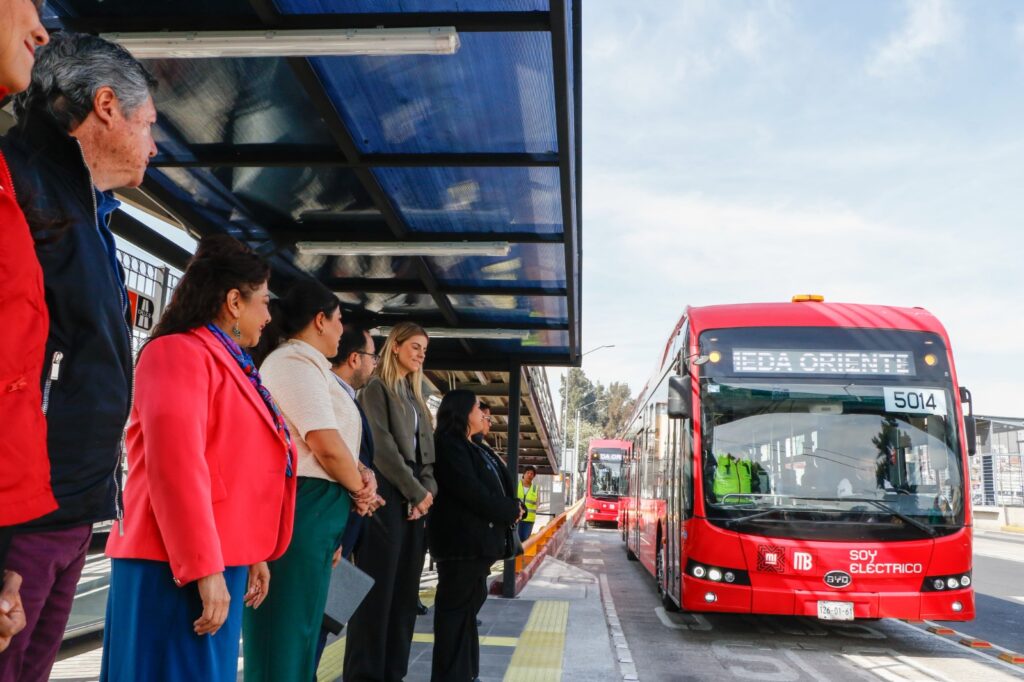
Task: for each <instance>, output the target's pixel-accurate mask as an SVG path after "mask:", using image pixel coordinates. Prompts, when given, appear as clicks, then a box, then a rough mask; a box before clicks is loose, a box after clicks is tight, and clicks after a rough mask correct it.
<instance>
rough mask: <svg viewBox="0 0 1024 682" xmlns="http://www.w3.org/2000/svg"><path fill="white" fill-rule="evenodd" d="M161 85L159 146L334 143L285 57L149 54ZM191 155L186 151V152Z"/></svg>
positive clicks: (166, 149)
mask: <svg viewBox="0 0 1024 682" xmlns="http://www.w3.org/2000/svg"><path fill="white" fill-rule="evenodd" d="M144 64H145V66H146V68H147V69H149V70H150V72H151V73H152V74H153V75H154V76H155V77H156V79H157V80H158V81H159V83H160V85H159V87H158V88H157V89H156V91H155V92H154V93H153V100H154V103H155V104H156V108H157V111H158V112H159V114H160V127H161V128H163V129H164V131H165V136H164V139H161V140H158V142H159V143H160V151H161V152H164V153H182V150H180V149H178V148H175V147H170V146H169V143H170V142H180V143H183V144H186V145H189V144H215V143H216V144H228V145H235V144H271V143H279V144H319V145H333V144H334V139H333V138H332V137H331V134H330V132H329V131H328V129H327V126H326V125H325V124H324V122H323V120H322V119H321V118H320V116H319V114H317V112H316V110H315V108H314V107H313V104H312V103H311V102H310V100H309V97H308V96H307V94H306V92H305V91H304V90H303V89H302V88H301V87H300V86H299V84H298V83H297V82H296V80H295V74H294V73H293V72H292V70H291V69H290V68H289V66H288V63H287V61H286V60H284V59H274V58H261V59H226V58H223V59H160V60H146V61H145V62H144ZM186 158H187V155H186Z"/></svg>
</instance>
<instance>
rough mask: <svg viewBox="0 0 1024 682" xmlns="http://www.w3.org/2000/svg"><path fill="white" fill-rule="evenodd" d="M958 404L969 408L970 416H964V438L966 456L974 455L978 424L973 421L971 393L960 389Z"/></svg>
mask: <svg viewBox="0 0 1024 682" xmlns="http://www.w3.org/2000/svg"><path fill="white" fill-rule="evenodd" d="M960 402H961V403H963V404H964V405H967V406H968V407H970V408H971V409H970V414H965V415H964V437H965V438H966V439H967V454H968V455H974V454H976V453H977V452H978V423H977V421H976V420H975V419H974V401H973V400H972V398H971V392H970V391H969V390H967V389H966V388H964V387H963V386H961V387H960Z"/></svg>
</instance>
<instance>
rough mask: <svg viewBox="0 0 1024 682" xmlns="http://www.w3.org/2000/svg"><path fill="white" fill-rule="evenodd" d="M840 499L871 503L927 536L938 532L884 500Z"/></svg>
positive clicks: (866, 498)
mask: <svg viewBox="0 0 1024 682" xmlns="http://www.w3.org/2000/svg"><path fill="white" fill-rule="evenodd" d="M840 499H841V500H842V501H843V502H867V503H868V504H871V505H874V506H875V507H878V508H879V509H881V510H882V511H884V512H886V513H887V514H892V515H893V516H895V517H896V518H898V519H899V520H900V521H903V522H904V523H909V524H910V525H911V526H914V527H915V528H917V529H918V530H920V531H921V532H923V533H925V534H926V535H927V536H928V537H931V538H933V537H935V536H936V535H938V532H937V531H936V530H935V529H934V528H932V527H931V526H929V525H927V524H924V523H921V522H920V521H918V520H917V519H915V518H914V517H912V516H909V515H907V514H904V513H903V512H901V511H900V510H899V509H896V508H895V507H893V506H892V505H888V504H886V503H885V502H882V501H881V500H875V499H872V498H870V497H842V498H840Z"/></svg>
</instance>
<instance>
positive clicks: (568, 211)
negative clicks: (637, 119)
mask: <svg viewBox="0 0 1024 682" xmlns="http://www.w3.org/2000/svg"><path fill="white" fill-rule="evenodd" d="M579 1H580V0H551V12H550V14H551V63H552V65H553V66H554V76H555V120H556V122H557V126H558V130H557V134H558V158H559V165H558V170H559V181H560V185H561V188H562V226H563V230H564V234H565V281H566V283H567V284H568V285H569V295H568V296H566V305H567V307H568V311H569V319H570V320H573V321H574V322H575V324H572V325H570V326H569V359H570V362H571V364H575V363H576V361H577V360H579V355H578V352H579V345H578V344H579V333H578V332H579V328H580V326H579V325H580V320H579V317H578V316H579V314H580V313H581V310H580V306H579V292H578V288H579V287H580V286H581V285H582V280H580V281H579V282H577V279H578V274H579V265H580V258H579V245H578V244H577V243H576V238H577V229H576V228H577V223H578V221H579V217H578V211H579V210H580V207H579V206H577V204H576V201H577V196H578V194H577V192H576V188H575V181H576V179H577V177H578V176H579V174H580V169H579V168H578V167H576V158H575V156H574V154H573V152H572V150H573V148H574V146H575V145H574V141H575V138H574V137H573V136H572V134H571V132H572V127H571V126H570V125H569V123H570V120H571V119H570V117H571V116H573V115H575V112H576V108H573V109H572V110H570V109H569V102H570V101H571V100H572V99H573V89H572V84H571V83H570V75H569V50H570V46H569V45H568V44H567V43H566V38H567V34H568V31H567V29H568V25H567V21H569V12H568V10H567V8H566V2H573V4H578V3H579ZM575 124H576V125H577V126H579V125H580V121H579V120H577V121H576V122H575ZM580 232H582V230H581V231H580Z"/></svg>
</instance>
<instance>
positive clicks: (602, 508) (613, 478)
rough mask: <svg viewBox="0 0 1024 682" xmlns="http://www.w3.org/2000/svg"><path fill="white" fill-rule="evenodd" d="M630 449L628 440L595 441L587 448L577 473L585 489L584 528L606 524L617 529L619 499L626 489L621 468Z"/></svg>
mask: <svg viewBox="0 0 1024 682" xmlns="http://www.w3.org/2000/svg"><path fill="white" fill-rule="evenodd" d="M631 447H632V445H631V443H630V442H629V441H625V440H600V439H597V438H595V439H593V440H591V441H590V444H589V445H588V446H587V457H586V459H585V460H583V461H582V462H580V469H581V471H580V473H581V474H583V482H584V485H585V486H586V488H585V490H584V495H585V496H586V506H585V509H586V511H585V516H584V523H585V524H586V525H592V524H594V523H605V524H611V525H615V526H618V524H619V497H620V496H621V495H622V493H623V492H624V491H625V487H626V481H625V479H624V478H623V476H622V465H623V464H624V463H625V460H626V459H627V457H628V456H629V451H630V449H631Z"/></svg>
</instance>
